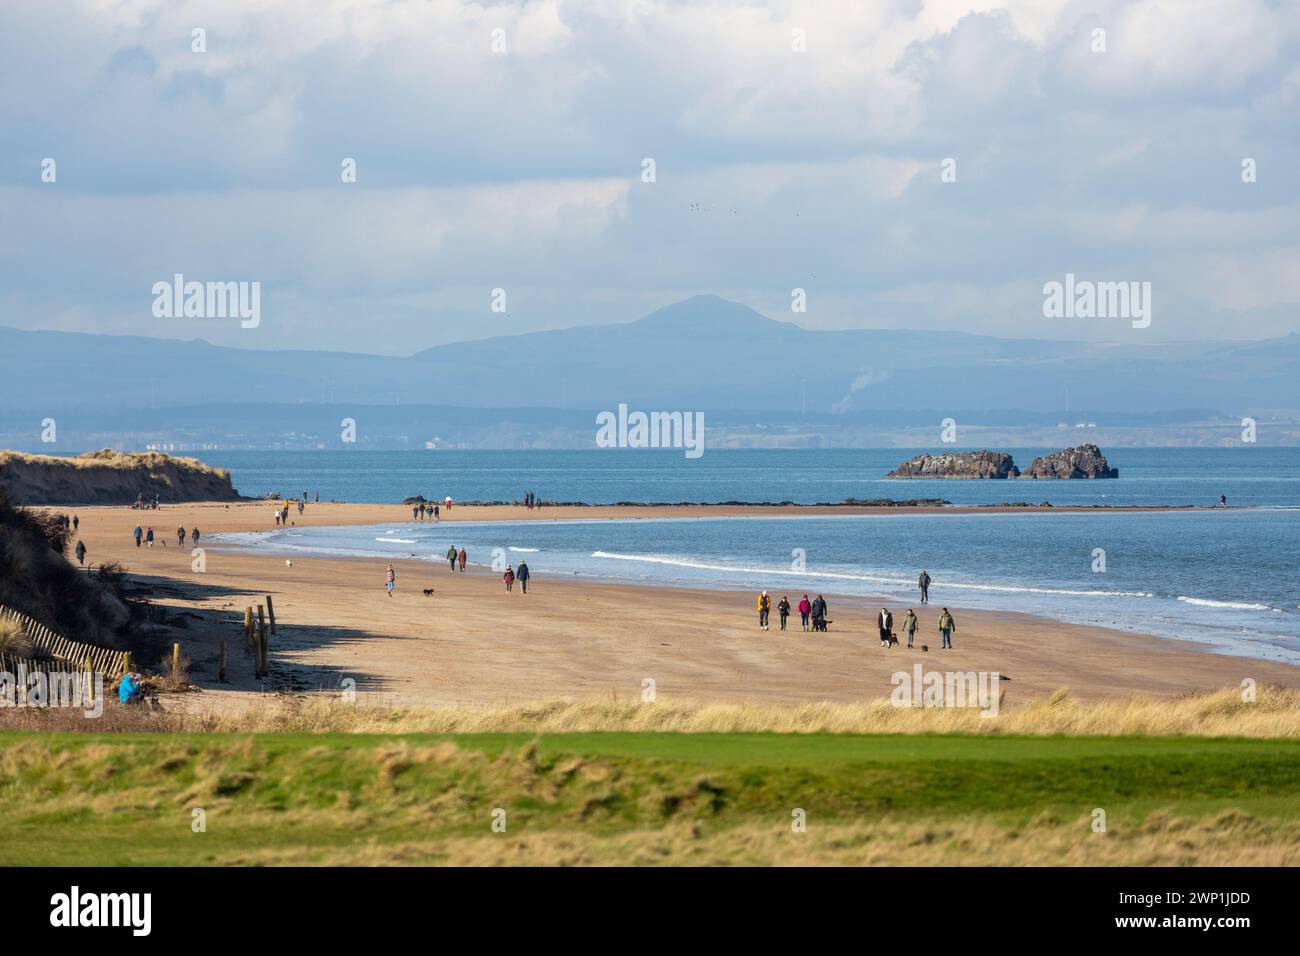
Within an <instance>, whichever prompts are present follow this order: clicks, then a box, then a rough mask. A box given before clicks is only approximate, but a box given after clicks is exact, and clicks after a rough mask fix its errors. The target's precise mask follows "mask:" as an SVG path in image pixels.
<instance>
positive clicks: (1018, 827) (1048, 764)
mask: <svg viewBox="0 0 1300 956" xmlns="http://www.w3.org/2000/svg"><path fill="white" fill-rule="evenodd" d="M195 808H199V809H202V810H203V811H204V812H205V815H206V832H202V833H195V832H193V831H192V829H191V822H192V820H193V816H192V811H193V810H194V809H195ZM495 808H501V809H504V810H505V811H506V821H507V830H506V832H505V833H494V832H493V831H492V829H491V822H492V811H493V810H494V809H495ZM1096 808H1101V809H1103V810H1104V811H1105V813H1106V817H1107V829H1106V832H1105V833H1097V832H1094V831H1093V827H1092V821H1093V811H1094V809H1096ZM796 809H802V810H804V811H805V812H806V814H807V831H806V832H804V833H795V832H792V829H791V821H792V816H791V814H792V811H794V810H796ZM1068 862H1073V863H1130V864H1151V863H1164V864H1197V863H1201V864H1204V863H1215V864H1233V863H1266V864H1273V865H1294V864H1296V863H1300V740H1296V739H1256V740H1248V739H1222V738H1194V737H1165V738H1152V737H1119V736H1099V737H1066V736H1034V737H1027V736H1007V735H1004V736H997V737H992V736H984V737H977V736H952V735H933V734H916V735H910V736H895V735H856V734H798V735H795V734H774V733H749V734H735V733H692V734H674V733H667V734H665V733H653V734H649V733H627V732H615V733H567V734H541V735H536V734H532V733H513V734H506V733H490V734H458V735H428V734H420V735H411V734H391V733H388V734H357V733H352V734H347V733H324V734H322V733H309V732H294V733H276V734H225V733H174V734H123V733H96V734H84V733H81V734H63V733H34V732H15V731H9V732H4V733H0V864H4V865H37V864H54V865H128V864H190V865H209V864H276V863H304V864H310V863H328V864H361V863H366V864H370V863H463V864H481V863H498V864H499V863H534V864H552V863H575V864H600V863H664V864H694V863H783V864H804V863H846V864H864V863H890V864H900V863H913V864H954V865H955V864H960V865H983V864H1013V863H1048V864H1050V863H1068Z"/></svg>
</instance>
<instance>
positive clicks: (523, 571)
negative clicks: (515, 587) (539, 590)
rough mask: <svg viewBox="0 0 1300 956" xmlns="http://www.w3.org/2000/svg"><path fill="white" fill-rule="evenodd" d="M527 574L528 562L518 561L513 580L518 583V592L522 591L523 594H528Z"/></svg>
mask: <svg viewBox="0 0 1300 956" xmlns="http://www.w3.org/2000/svg"><path fill="white" fill-rule="evenodd" d="M529 574H530V572H529V570H528V562H527V561H520V562H519V568H518V569H517V570H516V571H515V580H517V581H518V582H519V590H520V591H522V592H523V593H524V594H527V593H528V577H529Z"/></svg>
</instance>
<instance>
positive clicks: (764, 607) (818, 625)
mask: <svg viewBox="0 0 1300 956" xmlns="http://www.w3.org/2000/svg"><path fill="white" fill-rule="evenodd" d="M798 610H799V620H800V621H801V623H802V627H803V630H805V631H806V630H809V628H811V629H812V630H814V631H824V630H826V625H827V624H829V623H831V622H830V621H828V620H826V613H827V610H828V608H827V605H826V599H825V598H824V597H822V596H821V595H820V594H819V595H817V597H815V598H813V599H812V600H811V601H809V600H808V595H806V594H805V595H804V596H803V597H802V598H801V599H800V600H799V607H798ZM776 612H777V614H778V615H780V618H781V630H783V631H784V630H785V625H786V621H788V620H789V618H790V599H789V598H788V597H785V596H784V595H783V596H782V597H781V601H780V603H779V604H777V606H776ZM771 613H772V598H771V595H769V594H768V593H767V592H766V591H764V592H763V593H762V594H760V595H759V596H758V626H759V627H760V628H762V629H763V630H765V631H766V630H768V620H769V618H770V616H771Z"/></svg>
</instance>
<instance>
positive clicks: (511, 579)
mask: <svg viewBox="0 0 1300 956" xmlns="http://www.w3.org/2000/svg"><path fill="white" fill-rule="evenodd" d="M501 580H502V581H504V582H506V593H507V594H509V593H510V592H511V591H513V590H514V588H515V572H514V570H513V569H512V568H511V567H510V565H508V564H507V565H506V573H505V574H503V575H501Z"/></svg>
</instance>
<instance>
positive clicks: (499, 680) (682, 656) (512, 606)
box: [55, 502, 1300, 709]
mask: <svg viewBox="0 0 1300 956" xmlns="http://www.w3.org/2000/svg"><path fill="white" fill-rule="evenodd" d="M614 509H618V506H604V507H603V508H600V509H593V508H581V509H576V508H575V509H569V512H570V513H564V512H563V511H562V509H560V508H544V509H541V510H540V512H527V511H526V510H525V509H522V508H518V507H497V508H493V507H463V510H462V506H457V507H456V508H453V509H452V512H451V514H450V515H449V516H448V517H447V518H446V519H445V520H446V521H448V522H449V523H451V522H455V521H457V520H461V521H469V520H473V521H485V520H487V521H490V520H520V519H525V518H527V517H529V516H535V517H536V518H552V519H555V518H577V517H588V518H590V517H618V518H624V519H626V518H635V517H668V516H669V515H666V514H664V510H663V509H661V508H656V509H653V512H654V513H653V515H649V514H644V513H633V514H628V513H627V509H618V510H614ZM55 510H61V511H72V510H75V511H76V513H77V514H78V515H79V517H80V520H81V525H80V530H79V537H81V538H82V539H83V540H85V541H86V544H87V547H88V548H89V552H90V554H89V558H90V563H92V564H95V565H97V564H99V563H101V562H105V561H120V562H121V563H122V564H123V565H124V566H125V567H126V568H127V569H128V570H129V571H130V572H131V574H132V576H133V577H134V578H135V579H137V580H138V581H139V582H140V585H141V586H142V588H143V589H145V590H147V591H149V592H150V593H152V595H153V600H154V601H155V602H156V603H160V604H163V605H165V606H167V607H168V609H169V611H170V613H172V614H173V615H187V617H186V619H185V620H186V623H187V626H186V627H184V628H174V629H172V630H171V633H169V634H167V635H166V640H167V641H168V642H170V641H172V640H175V641H179V642H180V643H181V644H182V653H183V654H184V656H186V657H189V658H190V659H191V660H192V661H193V662H194V665H195V668H194V672H193V677H194V680H195V682H196V684H197V685H198V686H199V687H200V688H202V689H203V691H204V693H202V694H194V695H186V697H185V701H184V704H183V706H184V707H186V708H193V707H199V708H218V709H219V708H225V707H242V706H249V705H251V704H252V703H253V702H254V701H256V700H257V699H259V698H261V696H262V695H261V692H262V691H264V690H283V691H290V692H295V693H304V692H311V691H326V692H336V691H337V690H338V688H339V687H340V685H341V682H342V681H343V680H344V679H345V678H347V677H351V678H352V679H354V680H355V681H356V682H357V685H356V686H357V690H358V694H359V697H362V698H365V699H371V700H373V701H376V702H381V703H384V704H391V705H393V706H399V705H400V706H438V705H468V704H492V705H501V704H510V703H516V704H517V703H520V702H522V701H526V700H543V699H548V698H555V697H575V698H576V697H584V696H592V695H602V696H608V695H613V696H614V697H616V698H623V699H629V698H636V697H639V695H640V694H641V691H642V682H643V680H645V679H647V678H649V679H651V680H654V681H655V687H656V691H657V693H658V694H659V695H664V696H666V697H671V698H674V699H694V700H703V701H740V700H761V701H769V702H784V703H801V702H813V701H822V700H830V701H850V700H861V699H880V698H887V697H888V696H889V694H890V692H891V690H892V685H891V683H890V677H891V675H892V674H894V673H896V672H897V671H899V670H906V671H911V670H912V669H913V667H914V666H915V665H917V664H920V665H921V666H923V667H924V668H925V669H927V670H933V669H943V670H962V671H968V670H974V671H997V672H998V673H999V674H1001V675H1004V676H1005V677H1007V678H1009V680H1006V681H1003V682H1002V686H1003V688H1004V689H1005V690H1006V693H1007V697H1006V706H1008V707H1014V706H1015V705H1016V704H1017V703H1018V702H1024V701H1027V700H1031V699H1038V698H1042V697H1045V696H1048V695H1051V694H1052V693H1053V692H1054V691H1056V690H1058V689H1059V688H1063V687H1064V688H1069V691H1070V693H1071V695H1072V696H1075V697H1078V698H1081V699H1099V698H1105V697H1127V696H1132V695H1135V694H1153V695H1157V696H1174V695H1180V694H1185V693H1189V692H1193V691H1211V690H1220V689H1222V688H1225V687H1232V686H1237V685H1239V684H1240V683H1241V681H1242V680H1244V679H1247V678H1249V679H1252V680H1254V681H1255V682H1256V683H1257V684H1258V685H1260V686H1269V685H1276V686H1283V687H1291V688H1295V687H1300V667H1297V666H1294V665H1289V664H1284V663H1275V662H1270V661H1264V660H1260V659H1256V658H1245V657H1236V656H1231V655H1228V654H1222V653H1215V652H1212V651H1210V650H1208V649H1206V648H1205V647H1204V646H1203V645H1198V644H1195V643H1192V642H1188V641H1183V640H1176V639H1171V638H1166V637H1157V636H1152V635H1145V634H1135V633H1130V632H1124V631H1117V630H1111V629H1107V628H1102V627H1092V626H1085V625H1075V624H1069V623H1063V622H1060V621H1057V620H1053V619H1051V618H1046V617H1036V616H1032V615H1028V614H1023V613H1015V612H993V611H981V610H972V609H962V608H960V607H959V606H957V605H952V607H953V610H954V614H955V616H956V617H957V621H958V630H957V634H956V636H955V639H954V643H955V645H956V646H955V649H954V650H952V651H948V652H943V653H940V652H939V651H938V643H939V642H938V639H937V633H935V618H936V616H937V613H938V608H937V606H934V605H931V606H929V607H926V608H917V611H918V616H919V617H920V620H921V625H920V629H919V631H918V640H917V643H918V645H919V644H920V643H922V642H924V643H927V644H928V645H929V647H930V651H929V652H921V651H920V650H919V649H918V650H907V649H906V648H905V647H902V646H900V647H895V648H892V649H888V650H887V649H884V648H881V647H880V646H879V642H878V640H877V639H876V637H875V633H874V629H873V628H872V620H871V618H870V615H869V614H868V613H867V610H868V609H870V607H871V599H870V597H851V598H847V599H838V600H837V599H834V598H832V599H831V619H832V621H834V623H833V624H832V627H831V631H830V633H829V634H825V635H816V636H814V635H812V634H810V633H804V632H802V631H800V630H799V629H798V624H797V620H798V618H797V617H794V618H792V622H793V630H790V631H787V632H785V633H784V634H783V633H781V632H780V631H779V630H777V626H776V624H775V615H774V616H773V620H774V623H773V625H772V629H771V630H769V631H766V632H764V631H760V630H759V629H758V627H757V616H756V612H755V610H754V608H753V603H754V602H753V595H752V594H751V593H750V592H749V591H728V590H716V589H715V590H707V589H689V588H680V587H672V586H663V585H654V586H642V585H630V584H622V583H607V582H601V581H594V580H590V579H582V580H574V579H573V578H571V577H569V578H564V579H559V578H554V577H551V576H548V575H547V574H546V573H545V571H544V570H543V571H542V572H540V573H538V574H536V575H535V577H534V580H533V581H532V582H531V584H532V586H531V590H530V593H529V594H528V595H526V596H524V595H521V594H519V593H518V590H517V589H516V592H515V593H514V594H506V593H505V590H504V588H503V587H502V585H501V583H500V581H499V580H498V577H497V576H496V575H495V574H494V573H492V572H490V571H487V570H485V569H475V568H471V569H470V570H469V571H468V572H465V573H463V574H462V573H459V572H457V573H455V574H452V573H450V572H449V571H448V570H447V569H446V566H445V565H443V564H441V563H430V562H428V561H421V560H409V559H407V560H400V561H399V560H394V561H393V564H394V567H395V569H396V571H397V581H398V588H397V592H396V596H395V597H393V598H388V597H387V596H386V594H385V591H384V588H383V568H384V566H385V564H386V563H387V562H386V561H383V560H365V559H349V558H333V557H331V558H323V557H322V558H317V557H302V558H295V559H294V561H293V565H292V567H290V566H288V564H287V562H286V561H285V560H284V559H283V558H281V557H276V556H270V555H266V554H258V553H255V552H253V551H252V550H251V549H241V548H238V547H222V548H214V549H210V550H207V553H206V571H204V572H201V573H199V572H194V571H192V570H191V557H190V551H189V549H188V548H186V549H184V550H182V549H179V548H177V547H176V538H175V529H176V527H177V526H178V525H181V524H183V525H184V526H185V527H186V528H193V527H194V526H196V525H197V526H198V527H200V529H201V530H202V532H203V539H204V540H206V539H208V538H209V537H210V536H211V535H214V534H217V533H229V532H247V531H265V530H268V525H270V524H271V521H270V518H271V515H270V508H269V504H268V503H267V502H254V503H232V504H230V505H229V506H227V505H226V504H224V503H195V504H187V505H169V506H165V507H163V508H161V509H159V510H158V511H133V510H130V509H128V508H124V507H117V508H108V507H91V508H78V509H66V508H65V509H55ZM593 510H598V511H599V513H598V514H596V515H593V514H592V511H593ZM633 510H634V511H635V510H636V509H633ZM702 510H704V509H694V510H692V511H690V512H688V514H700V512H701V511H702ZM880 510H881V511H883V512H885V513H891V512H893V511H895V510H897V509H880ZM972 510H978V511H981V512H983V511H987V509H972ZM1009 510H1015V511H1017V512H1019V511H1022V510H1024V509H1009ZM1045 510H1046V509H1045ZM1053 510H1054V509H1053ZM1084 510H1092V509H1084ZM707 511H708V513H709V516H714V517H716V516H723V515H718V514H715V513H713V509H707ZM572 512H582V514H574V513H572ZM743 513H744V514H749V515H752V514H753V512H752V511H751V510H749V509H746V510H745V511H744V512H743ZM780 513H782V514H789V513H791V511H790V509H781V511H780ZM833 513H843V511H842V510H841V509H835V510H834V512H833ZM913 513H915V512H913ZM409 514H410V509H409V507H406V506H401V505H348V504H334V503H329V504H327V503H322V504H312V505H309V506H308V508H307V511H306V514H305V515H304V516H302V520H303V521H304V522H306V523H310V525H312V526H317V525H319V526H325V525H342V524H378V523H387V522H401V521H402V520H403V515H405V516H406V518H405V520H406V521H407V522H408V523H409V520H410V519H409ZM683 517H685V515H683ZM298 518H299V516H298V515H296V514H294V515H293V519H294V520H298ZM137 523H141V524H144V525H153V526H154V528H155V531H156V533H157V535H158V537H159V539H160V541H159V544H157V545H155V547H154V548H153V549H148V548H136V547H135V546H134V543H133V541H132V540H131V529H132V528H133V527H134V526H135V525H136V524H137ZM168 537H170V539H171V540H170V542H169V544H168V546H166V547H164V546H162V544H161V541H162V540H165V539H166V538H168ZM425 587H432V588H433V589H434V593H433V595H432V596H431V597H426V596H424V595H423V594H422V590H423V588H425ZM827 593H828V597H830V593H829V592H827ZM268 594H269V595H272V596H273V599H274V602H275V610H276V616H277V620H278V623H279V628H278V633H277V635H276V636H275V638H273V639H272V643H271V658H272V668H271V670H272V675H271V680H270V681H268V682H266V683H265V684H263V683H262V682H258V681H255V680H254V679H253V677H252V664H251V660H250V659H248V658H247V657H246V656H245V655H244V653H243V651H242V648H241V647H240V646H239V645H240V641H239V637H240V633H241V622H242V615H243V608H244V607H245V606H247V605H249V604H257V603H261V602H263V601H264V600H265V597H266V595H268ZM895 603H896V602H895ZM223 639H224V640H227V641H228V644H229V647H230V653H229V667H228V670H229V677H230V681H231V683H230V684H228V685H219V684H217V683H216V667H215V661H216V657H217V653H218V647H219V643H220V641H221V640H223ZM167 646H170V644H168V645H167ZM140 663H142V664H145V665H152V664H154V663H155V662H154V661H142V662H140Z"/></svg>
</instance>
